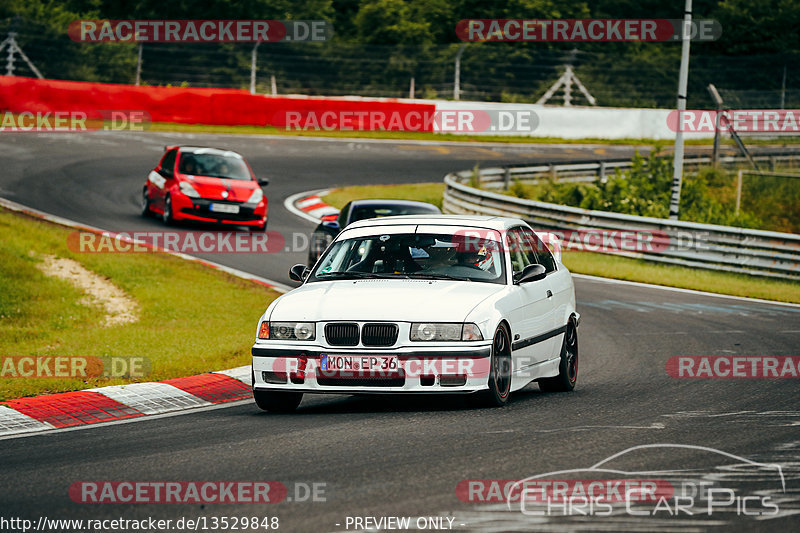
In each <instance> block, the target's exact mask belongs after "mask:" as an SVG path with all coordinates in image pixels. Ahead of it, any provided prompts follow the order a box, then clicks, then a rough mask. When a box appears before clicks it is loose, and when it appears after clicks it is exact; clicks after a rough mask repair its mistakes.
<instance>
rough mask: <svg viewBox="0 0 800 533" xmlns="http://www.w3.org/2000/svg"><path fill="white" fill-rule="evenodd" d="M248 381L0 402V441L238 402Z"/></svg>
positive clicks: (198, 380) (232, 374)
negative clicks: (24, 435)
mask: <svg viewBox="0 0 800 533" xmlns="http://www.w3.org/2000/svg"><path fill="white" fill-rule="evenodd" d="M0 206H3V207H5V208H7V209H9V210H11V211H15V212H19V213H25V214H27V215H30V216H33V217H35V218H39V219H42V220H46V221H48V222H53V223H55V224H59V225H62V226H68V227H71V228H78V229H82V230H87V231H92V232H97V233H102V232H103V231H104V230H101V229H98V228H94V227H91V226H86V225H84V224H80V223H78V222H75V221H73V220H69V219H66V218H62V217H58V216H55V215H50V214H48V213H44V212H43V211H38V210H36V209H33V208H30V207H27V206H24V205H21V204H18V203H16V202H12V201H10V200H6V199H5V198H0ZM132 242H133V241H132ZM155 249H156V250H158V251H161V252H164V253H168V254H170V255H174V256H177V257H180V258H182V259H186V260H188V261H194V262H197V263H201V264H203V265H206V266H208V267H211V268H215V269H218V270H222V271H224V272H227V273H228V274H231V275H232V276H236V277H238V278H242V279H246V280H249V281H252V282H254V283H258V284H261V285H264V286H267V287H270V288H271V289H273V290H276V291H278V292H286V291H287V290H289V289H290V288H289V287H288V286H286V285H283V284H281V283H278V282H275V281H272V280H269V279H265V278H261V277H259V276H255V275H253V274H249V273H247V272H243V271H241V270H237V269H235V268H230V267H227V266H225V265H221V264H219V263H214V262H212V261H206V260H204V259H199V258H197V257H193V256H190V255H186V254H182V253H178V252H172V251H169V250H164V249H162V248H155ZM250 380H251V376H250V366H241V367H237V368H231V369H228V370H220V371H217V372H209V373H206V374H199V375H197V376H188V377H184V378H175V379H168V380H164V381H158V382H147V383H131V384H128V385H114V386H109V387H100V388H96V389H85V390H81V391H73V392H62V393H58V394H46V395H43V396H32V397H27V398H18V399H15V400H4V401H0V438H1V437H7V436H10V435H17V434H23V433H36V432H40V431H47V430H52V429H61V428H68V427H73V426H80V425H85V424H96V423H100V422H112V421H116V420H123V419H129V418H137V417H142V416H147V415H158V414H163V413H169V412H172V411H181V410H185V409H193V408H197V407H208V406H212V405H215V404H219V403H224V402H231V401H235V400H244V399H247V398H250V397H252V392H251V388H250V387H251V381H250Z"/></svg>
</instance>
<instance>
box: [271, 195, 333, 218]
mask: <svg viewBox="0 0 800 533" xmlns="http://www.w3.org/2000/svg"><path fill="white" fill-rule="evenodd" d="M329 192H330V189H323V190H319V191H307V192H301V193H297V194H293V195H291V196H290V197H288V198H287V199H286V200H285V201H284V202H283V206H284V207H285V208H286V209H287V210H288V211H289V212H290V213H293V214H295V215H297V216H299V217H300V218H304V219H306V220H308V221H310V222H315V223H317V224H318V223H319V222H320V221H321V220H322V217H324V216H328V215H336V214H338V213H339V210H338V209H336V208H335V207H333V206H332V205H328V204H326V203H325V202H323V201H322V198H321V197H322V196H325V195H326V194H328V193H329Z"/></svg>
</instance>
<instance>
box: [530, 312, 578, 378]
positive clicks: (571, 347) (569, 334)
mask: <svg viewBox="0 0 800 533" xmlns="http://www.w3.org/2000/svg"><path fill="white" fill-rule="evenodd" d="M577 381H578V330H577V328H576V327H575V324H574V323H573V322H572V320H570V321H569V322H568V323H567V331H566V333H565V334H564V342H563V343H562V345H561V363H560V364H559V365H558V375H557V376H556V377H553V378H544V379H540V380H539V388H540V389H541V390H542V391H544V392H569V391H571V390H572V389H574V388H575V383H576V382H577Z"/></svg>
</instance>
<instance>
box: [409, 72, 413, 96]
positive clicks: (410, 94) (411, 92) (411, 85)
mask: <svg viewBox="0 0 800 533" xmlns="http://www.w3.org/2000/svg"><path fill="white" fill-rule="evenodd" d="M408 97H409V98H411V99H412V100H413V99H414V76H411V84H410V85H409V87H408Z"/></svg>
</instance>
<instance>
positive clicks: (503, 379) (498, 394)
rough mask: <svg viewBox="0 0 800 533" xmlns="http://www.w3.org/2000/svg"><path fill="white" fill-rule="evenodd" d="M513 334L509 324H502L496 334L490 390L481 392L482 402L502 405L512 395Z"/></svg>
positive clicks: (487, 404)
mask: <svg viewBox="0 0 800 533" xmlns="http://www.w3.org/2000/svg"><path fill="white" fill-rule="evenodd" d="M510 339H511V336H510V335H509V333H508V326H506V325H505V324H500V325H499V326H497V331H496V332H495V334H494V341H493V342H492V355H491V362H490V366H491V368H490V370H489V390H487V391H484V392H482V393H479V394H480V396H479V399H480V403H481V404H482V405H485V406H488V407H502V406H504V405H506V404H507V403H508V399H509V398H510V397H511V340H510Z"/></svg>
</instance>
